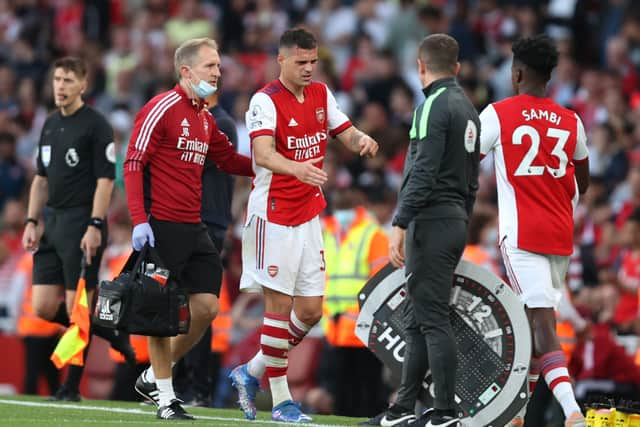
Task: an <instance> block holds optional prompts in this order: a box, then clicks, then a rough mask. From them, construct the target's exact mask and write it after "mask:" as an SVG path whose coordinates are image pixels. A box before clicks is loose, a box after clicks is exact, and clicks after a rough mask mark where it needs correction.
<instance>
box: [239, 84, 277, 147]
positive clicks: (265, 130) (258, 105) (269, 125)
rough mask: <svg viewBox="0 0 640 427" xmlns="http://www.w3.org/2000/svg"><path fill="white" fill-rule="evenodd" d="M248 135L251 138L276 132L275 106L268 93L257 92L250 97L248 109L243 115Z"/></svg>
mask: <svg viewBox="0 0 640 427" xmlns="http://www.w3.org/2000/svg"><path fill="white" fill-rule="evenodd" d="M245 121H246V123H247V129H249V137H250V138H251V139H253V138H255V137H257V136H261V135H270V136H275V134H276V106H275V105H274V104H273V100H272V99H271V97H269V95H267V94H266V93H263V92H258V93H256V94H255V95H253V96H252V97H251V102H250V103H249V111H247V113H246V115H245Z"/></svg>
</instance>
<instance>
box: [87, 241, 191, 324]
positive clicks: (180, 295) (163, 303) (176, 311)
mask: <svg viewBox="0 0 640 427" xmlns="http://www.w3.org/2000/svg"><path fill="white" fill-rule="evenodd" d="M163 267H164V264H163V262H162V260H161V259H160V257H159V256H158V253H157V252H156V250H155V249H154V248H152V247H150V246H149V245H145V246H144V247H143V248H142V250H141V251H140V252H135V251H134V252H133V253H132V254H131V255H130V256H129V259H128V260H127V262H126V264H125V265H124V267H123V268H122V272H121V273H120V274H119V275H118V277H116V278H115V279H113V280H112V281H107V280H104V281H102V282H101V283H100V287H99V289H98V300H97V303H96V306H95V309H94V312H93V321H94V322H95V323H96V324H98V325H101V326H104V327H108V328H115V329H119V330H122V331H125V332H128V333H130V334H136V335H146V336H152V337H172V336H175V335H178V334H186V333H188V332H189V324H190V322H191V317H190V313H189V297H188V295H187V293H186V291H185V290H183V289H180V288H179V287H178V285H177V284H176V281H175V280H174V279H172V277H171V274H170V272H169V271H168V270H166V269H164V268H163ZM163 282H164V283H163Z"/></svg>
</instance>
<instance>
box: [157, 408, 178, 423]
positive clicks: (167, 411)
mask: <svg viewBox="0 0 640 427" xmlns="http://www.w3.org/2000/svg"><path fill="white" fill-rule="evenodd" d="M173 415H175V412H174V411H173V409H171V408H170V407H168V406H167V407H166V408H164V409H163V410H162V411H160V418H162V419H164V420H168V419H169V418H171V417H172V416H173Z"/></svg>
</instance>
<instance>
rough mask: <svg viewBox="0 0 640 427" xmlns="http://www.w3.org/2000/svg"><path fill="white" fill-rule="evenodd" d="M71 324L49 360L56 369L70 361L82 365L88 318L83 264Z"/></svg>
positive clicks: (87, 335) (86, 341) (88, 324)
mask: <svg viewBox="0 0 640 427" xmlns="http://www.w3.org/2000/svg"><path fill="white" fill-rule="evenodd" d="M70 320H71V326H69V328H68V329H67V331H66V332H65V333H64V335H62V338H60V341H58V345H57V346H56V348H55V350H53V354H52V355H51V361H53V363H54V365H56V367H57V368H58V369H60V368H62V367H63V366H65V365H67V364H68V363H71V364H72V365H77V366H83V365H84V349H85V348H86V347H87V345H88V344H89V333H90V327H91V323H90V319H89V303H88V298H87V289H86V280H85V278H84V266H83V268H82V272H81V273H80V279H79V280H78V288H77V289H76V296H75V299H74V300H73V310H71V319H70Z"/></svg>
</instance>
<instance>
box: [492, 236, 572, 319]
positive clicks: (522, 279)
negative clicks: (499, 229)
mask: <svg viewBox="0 0 640 427" xmlns="http://www.w3.org/2000/svg"><path fill="white" fill-rule="evenodd" d="M500 250H501V251H502V258H503V260H504V265H505V268H506V270H507V276H509V281H510V282H511V288H512V289H513V291H514V292H515V293H516V294H518V296H519V297H520V300H521V301H522V302H523V303H524V304H525V305H526V306H527V307H529V308H554V309H556V308H557V307H558V303H559V302H560V298H561V297H562V290H563V287H564V286H565V278H566V276H567V270H568V268H569V257H568V256H563V255H546V254H539V253H535V252H529V251H525V250H522V249H519V248H516V247H514V246H512V245H510V244H509V243H507V239H504V240H503V241H502V243H501V244H500Z"/></svg>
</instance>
